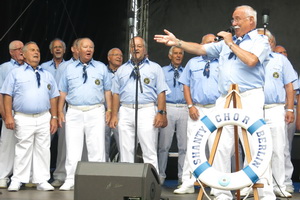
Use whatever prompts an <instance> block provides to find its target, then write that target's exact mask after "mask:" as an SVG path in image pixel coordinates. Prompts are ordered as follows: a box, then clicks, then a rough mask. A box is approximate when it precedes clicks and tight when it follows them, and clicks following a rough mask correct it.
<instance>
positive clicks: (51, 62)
mask: <svg viewBox="0 0 300 200" xmlns="http://www.w3.org/2000/svg"><path fill="white" fill-rule="evenodd" d="M64 62H65V60H63V61H62V62H61V63H59V65H58V66H55V62H54V60H53V59H52V60H49V61H47V62H44V63H42V64H41V67H42V68H43V69H45V70H47V71H48V72H50V73H51V74H52V76H53V77H55V76H56V71H57V69H58V68H59V67H60V66H61V65H62V64H63V63H64Z"/></svg>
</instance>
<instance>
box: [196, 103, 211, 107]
mask: <svg viewBox="0 0 300 200" xmlns="http://www.w3.org/2000/svg"><path fill="white" fill-rule="evenodd" d="M194 105H195V106H199V107H202V108H212V107H214V106H215V105H216V104H206V105H202V104H199V103H195V104H194Z"/></svg>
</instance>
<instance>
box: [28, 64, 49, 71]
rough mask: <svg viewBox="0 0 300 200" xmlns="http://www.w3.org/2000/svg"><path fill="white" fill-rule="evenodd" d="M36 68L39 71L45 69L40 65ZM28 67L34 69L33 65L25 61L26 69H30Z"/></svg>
mask: <svg viewBox="0 0 300 200" xmlns="http://www.w3.org/2000/svg"><path fill="white" fill-rule="evenodd" d="M36 68H37V70H38V71H41V72H43V71H44V69H43V68H42V67H41V66H40V65H38V66H37V67H36ZM28 69H29V70H32V71H34V70H33V68H32V66H31V65H29V64H28V63H25V68H24V71H25V70H28Z"/></svg>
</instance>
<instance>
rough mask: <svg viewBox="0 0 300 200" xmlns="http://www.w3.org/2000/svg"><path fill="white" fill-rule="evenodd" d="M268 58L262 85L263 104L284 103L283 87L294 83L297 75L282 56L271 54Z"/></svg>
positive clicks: (284, 93)
mask: <svg viewBox="0 0 300 200" xmlns="http://www.w3.org/2000/svg"><path fill="white" fill-rule="evenodd" d="M269 57H270V59H269V63H268V64H267V66H266V76H265V77H266V78H265V85H264V94H265V103H266V104H273V103H285V102H286V92H285V88H284V86H285V85H286V84H288V83H292V82H294V81H296V80H297V75H296V73H295V70H294V68H293V66H292V64H291V63H290V61H289V60H288V59H287V58H286V57H285V56H284V55H282V54H279V53H274V52H272V53H271V54H270V55H269Z"/></svg>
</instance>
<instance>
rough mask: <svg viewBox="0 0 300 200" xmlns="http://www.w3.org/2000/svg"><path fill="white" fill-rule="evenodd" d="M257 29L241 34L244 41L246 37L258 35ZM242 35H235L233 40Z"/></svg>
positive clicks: (250, 37)
mask: <svg viewBox="0 0 300 200" xmlns="http://www.w3.org/2000/svg"><path fill="white" fill-rule="evenodd" d="M257 34H258V33H257V30H256V29H252V30H251V31H249V32H248V33H246V34H244V35H242V36H241V38H242V41H243V40H245V39H248V38H249V39H252V38H253V37H254V35H257ZM239 38H240V37H236V35H234V36H233V40H234V41H236V40H237V39H239Z"/></svg>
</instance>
